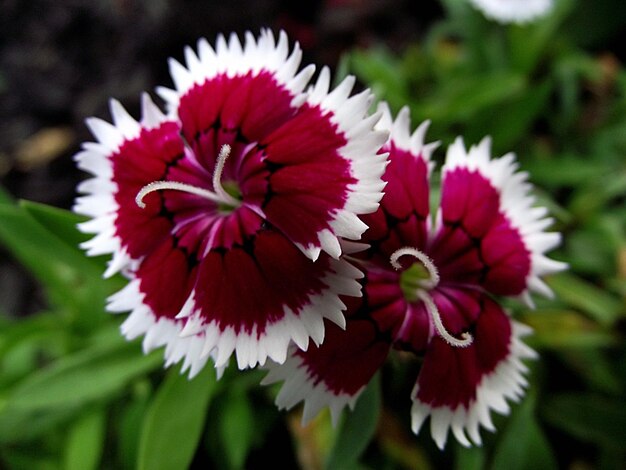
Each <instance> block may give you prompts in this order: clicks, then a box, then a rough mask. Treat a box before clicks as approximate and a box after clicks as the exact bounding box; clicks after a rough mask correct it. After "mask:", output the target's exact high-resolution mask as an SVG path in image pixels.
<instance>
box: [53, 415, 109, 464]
mask: <svg viewBox="0 0 626 470" xmlns="http://www.w3.org/2000/svg"><path fill="white" fill-rule="evenodd" d="M105 427H106V414H105V411H104V410H103V409H95V410H91V411H89V412H87V413H83V414H81V415H80V417H79V418H78V420H77V421H76V422H75V423H74V424H73V426H72V427H71V429H70V430H69V435H68V437H67V445H66V448H65V462H64V467H63V468H64V470H92V469H93V470H96V469H98V468H100V459H101V457H102V451H103V448H104V435H105Z"/></svg>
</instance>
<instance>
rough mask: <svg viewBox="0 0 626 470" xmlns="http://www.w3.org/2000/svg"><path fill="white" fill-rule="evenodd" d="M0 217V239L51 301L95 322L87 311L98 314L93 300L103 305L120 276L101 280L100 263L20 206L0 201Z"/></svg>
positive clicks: (117, 286) (117, 285)
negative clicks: (35, 279)
mask: <svg viewBox="0 0 626 470" xmlns="http://www.w3.org/2000/svg"><path fill="white" fill-rule="evenodd" d="M0 220H2V223H1V224H0V242H2V243H4V244H5V245H6V246H7V248H9V250H11V252H12V253H13V255H14V256H15V257H16V258H17V259H18V260H19V261H20V262H21V263H22V264H23V265H24V266H25V267H27V268H28V269H29V270H30V271H31V272H32V273H33V274H34V275H35V277H36V278H37V279H38V280H39V281H40V282H41V284H42V285H43V286H44V287H45V288H46V291H47V293H48V296H49V298H50V300H51V301H52V303H53V304H54V305H55V306H59V307H62V308H64V309H65V310H68V311H70V312H72V313H73V314H74V317H76V318H79V316H81V317H84V318H88V319H89V321H87V320H85V322H86V323H91V322H95V320H94V316H93V315H87V314H89V313H90V312H96V313H98V314H99V312H100V309H94V308H93V306H94V302H99V303H100V305H104V299H105V298H106V297H107V295H110V294H111V293H112V292H114V291H115V290H116V289H119V284H120V283H119V279H118V280H115V279H109V280H107V281H104V280H102V279H101V277H102V267H101V266H98V264H97V263H95V262H94V260H91V259H89V258H87V257H86V256H85V255H84V254H83V253H82V252H81V251H80V250H79V249H78V248H77V247H74V246H71V245H69V244H68V243H66V242H65V241H64V240H62V239H61V238H59V237H58V236H57V235H56V234H54V233H52V232H50V231H48V230H47V229H46V228H44V227H43V226H42V225H41V224H39V223H38V222H37V221H36V220H35V219H34V218H33V217H31V216H30V215H29V213H28V212H27V211H26V210H24V209H23V208H20V207H18V206H14V205H0ZM70 293H71V295H70ZM95 323H96V324H97V322H95Z"/></svg>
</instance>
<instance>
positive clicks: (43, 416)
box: [0, 403, 79, 444]
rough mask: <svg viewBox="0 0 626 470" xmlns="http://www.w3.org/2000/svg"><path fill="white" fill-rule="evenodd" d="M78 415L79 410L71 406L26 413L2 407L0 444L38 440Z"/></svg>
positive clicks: (0, 411)
mask: <svg viewBox="0 0 626 470" xmlns="http://www.w3.org/2000/svg"><path fill="white" fill-rule="evenodd" d="M3 404H4V403H2V405H3ZM78 413H79V408H77V407H73V406H67V407H60V406H59V407H56V408H51V409H45V410H27V411H24V410H15V409H8V408H5V407H3V408H2V409H1V410H0V444H15V443H18V442H22V441H29V440H31V439H35V438H38V437H40V436H42V435H43V434H45V433H47V432H49V431H51V430H52V429H55V428H57V427H58V426H59V425H61V424H63V423H65V422H67V421H69V420H71V419H72V418H73V417H75V416H76V415H77V414H78Z"/></svg>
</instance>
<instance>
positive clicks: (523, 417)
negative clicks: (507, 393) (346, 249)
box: [491, 391, 558, 470]
mask: <svg viewBox="0 0 626 470" xmlns="http://www.w3.org/2000/svg"><path fill="white" fill-rule="evenodd" d="M535 403H536V396H535V393H534V392H532V391H531V392H530V393H529V394H528V396H527V397H526V398H525V399H524V402H523V403H522V404H521V406H519V407H514V408H513V413H512V416H511V418H510V420H509V422H508V423H507V425H506V428H505V429H504V431H503V432H502V434H501V436H500V439H499V440H498V443H497V445H496V448H495V452H494V455H493V462H492V467H491V468H492V470H524V469H527V468H532V469H537V470H544V469H545V470H551V469H557V468H558V464H557V462H556V458H555V456H554V454H553V452H552V449H551V448H550V445H549V444H548V441H547V439H546V437H545V435H544V433H543V431H542V430H541V428H540V427H539V425H538V424H537V420H536V418H535V413H534V411H535Z"/></svg>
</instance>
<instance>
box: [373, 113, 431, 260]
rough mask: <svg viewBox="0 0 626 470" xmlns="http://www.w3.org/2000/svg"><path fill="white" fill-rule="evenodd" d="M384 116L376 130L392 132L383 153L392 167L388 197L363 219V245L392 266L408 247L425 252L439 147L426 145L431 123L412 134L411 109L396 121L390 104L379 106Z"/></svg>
mask: <svg viewBox="0 0 626 470" xmlns="http://www.w3.org/2000/svg"><path fill="white" fill-rule="evenodd" d="M378 110H379V112H380V113H381V114H382V118H381V120H380V122H379V123H378V124H377V126H376V128H377V129H380V130H385V131H388V132H390V136H389V140H388V141H387V143H386V144H385V145H384V146H383V148H382V150H381V151H382V152H389V163H388V165H387V167H386V169H385V173H384V175H383V181H385V183H386V187H385V196H384V198H383V199H382V200H381V207H380V209H379V210H378V211H377V212H375V213H373V214H367V215H364V216H362V217H361V219H362V220H363V221H364V222H365V223H366V224H367V225H368V227H369V228H368V230H367V231H366V232H365V234H364V235H363V241H364V242H366V243H369V244H371V245H372V250H370V252H369V253H368V255H369V256H374V257H375V258H377V259H378V261H379V263H382V265H384V266H387V267H388V266H389V256H391V254H392V253H393V252H395V251H396V250H397V249H399V248H402V247H404V246H414V247H419V248H421V249H423V248H424V247H425V246H426V243H427V239H428V230H429V213H430V209H429V192H430V188H429V176H430V172H431V170H432V167H433V164H432V162H431V161H430V157H431V154H432V152H433V150H434V149H435V148H436V147H437V145H438V143H436V142H435V143H429V144H425V143H424V136H425V133H426V130H427V128H428V125H429V122H428V121H426V122H424V123H422V125H420V126H419V127H418V128H417V129H416V130H415V131H414V132H413V133H411V132H410V117H409V110H408V108H403V109H402V110H401V111H400V113H399V114H398V117H397V118H396V120H395V121H394V120H393V119H392V117H391V113H390V111H389V107H388V105H387V104H386V103H381V104H379V107H378Z"/></svg>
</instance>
